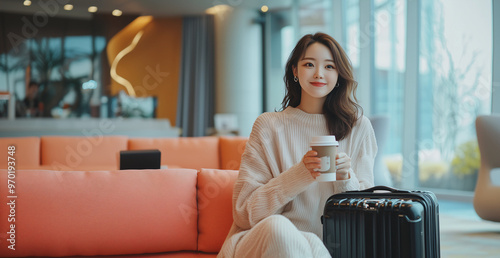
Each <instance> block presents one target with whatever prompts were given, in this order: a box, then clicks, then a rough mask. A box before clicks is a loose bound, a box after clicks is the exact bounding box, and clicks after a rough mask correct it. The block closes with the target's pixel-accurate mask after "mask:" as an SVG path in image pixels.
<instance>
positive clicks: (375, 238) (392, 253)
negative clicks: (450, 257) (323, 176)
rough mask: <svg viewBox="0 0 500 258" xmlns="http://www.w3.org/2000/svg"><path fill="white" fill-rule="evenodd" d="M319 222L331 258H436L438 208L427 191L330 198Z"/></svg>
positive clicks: (366, 192)
mask: <svg viewBox="0 0 500 258" xmlns="http://www.w3.org/2000/svg"><path fill="white" fill-rule="evenodd" d="M379 190H381V191H383V192H380V191H379ZM321 219H322V223H323V242H324V243H325V246H326V247H327V249H328V250H329V251H330V254H331V255H332V256H333V257H384V258H385V257H415V258H419V257H440V248H439V245H440V243H439V206H438V203H437V199H436V196H435V195H434V194H433V193H431V192H427V191H402V190H396V189H393V188H388V187H384V186H376V187H373V188H370V189H367V190H364V191H349V192H345V193H340V194H336V195H332V196H331V197H330V198H328V200H327V202H326V204H325V209H324V214H323V216H322V218H321Z"/></svg>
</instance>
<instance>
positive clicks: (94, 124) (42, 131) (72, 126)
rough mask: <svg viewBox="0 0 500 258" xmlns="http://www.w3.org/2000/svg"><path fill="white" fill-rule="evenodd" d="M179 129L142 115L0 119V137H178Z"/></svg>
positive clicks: (164, 121) (165, 122) (166, 120)
mask: <svg viewBox="0 0 500 258" xmlns="http://www.w3.org/2000/svg"><path fill="white" fill-rule="evenodd" d="M180 133H181V130H180V129H179V128H176V127H172V126H171V124H170V121H169V120H168V119H142V118H109V119H102V118H65V119H53V118H19V119H15V120H9V119H0V137H21V136H43V135H67V136H97V135H123V136H128V137H178V136H179V135H180Z"/></svg>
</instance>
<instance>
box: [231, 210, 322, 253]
mask: <svg viewBox="0 0 500 258" xmlns="http://www.w3.org/2000/svg"><path fill="white" fill-rule="evenodd" d="M235 257H238V258H240V257H273V258H278V257H283V258H291V257H297V258H306V257H314V258H316V257H321V258H323V257H331V256H330V254H329V253H328V250H327V249H326V247H325V246H324V245H323V242H322V241H321V239H319V238H318V236H316V235H315V234H313V233H310V232H303V231H300V230H298V229H297V228H296V227H295V225H293V223H292V222H290V220H289V219H288V218H286V217H285V216H282V215H272V216H270V217H268V218H265V219H263V220H262V221H260V222H259V223H257V225H255V226H254V227H253V228H252V229H251V230H250V231H249V232H248V233H246V235H245V236H244V237H243V238H242V239H241V240H240V241H239V243H238V245H237V246H236V254H235Z"/></svg>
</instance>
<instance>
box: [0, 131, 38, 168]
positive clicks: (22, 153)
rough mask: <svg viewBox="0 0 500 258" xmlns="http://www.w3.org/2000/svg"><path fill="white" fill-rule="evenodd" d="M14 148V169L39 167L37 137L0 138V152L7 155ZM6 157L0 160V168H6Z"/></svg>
mask: <svg viewBox="0 0 500 258" xmlns="http://www.w3.org/2000/svg"><path fill="white" fill-rule="evenodd" d="M10 146H14V152H13V156H14V157H13V158H14V159H15V160H12V159H11V160H10V162H12V161H14V168H15V169H19V168H21V169H22V168H36V167H38V166H39V165H40V138H38V137H0V150H1V151H2V153H7V151H8V148H9V147H10ZM8 162H9V161H8V160H7V157H2V158H0V168H7V164H8ZM11 164H12V163H11Z"/></svg>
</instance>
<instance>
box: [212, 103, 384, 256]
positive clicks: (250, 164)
mask: <svg viewBox="0 0 500 258" xmlns="http://www.w3.org/2000/svg"><path fill="white" fill-rule="evenodd" d="M319 135H329V132H328V129H327V124H326V120H325V118H324V116H323V115H322V114H308V113H306V112H304V111H302V110H300V109H298V108H293V107H288V108H287V109H285V110H284V111H282V112H274V113H264V114H262V115H260V116H259V117H258V118H257V120H256V121H255V123H254V126H253V129H252V133H251V135H250V138H249V141H248V143H247V145H246V148H245V152H244V153H243V157H242V161H241V166H240V172H239V175H238V179H237V181H236V183H235V186H234V192H233V219H234V222H233V225H232V227H231V230H230V232H229V234H228V237H227V239H226V241H225V242H224V245H223V246H222V249H221V251H220V253H219V256H218V257H234V256H235V253H236V250H237V249H239V248H252V246H248V244H245V246H241V245H239V244H238V243H239V241H240V240H241V238H242V237H243V236H245V235H246V234H247V233H249V231H251V230H253V227H254V226H255V225H257V223H259V222H260V221H262V220H263V219H265V218H267V217H269V216H271V215H274V214H281V215H283V216H285V217H286V218H288V219H289V220H290V221H291V222H292V223H293V225H295V227H296V228H297V229H298V230H299V231H304V232H312V233H314V234H315V235H317V236H318V237H319V239H321V238H322V234H323V231H322V224H321V221H320V218H321V215H322V213H323V208H324V205H325V202H326V200H327V198H328V197H330V196H331V195H332V194H335V193H340V192H344V191H348V190H360V189H365V188H368V187H371V186H373V163H374V158H375V155H376V153H377V144H376V140H375V135H374V132H373V128H372V126H371V123H370V121H369V120H368V118H366V117H364V116H362V117H361V118H360V119H359V120H358V122H357V123H356V125H355V126H354V128H353V130H352V131H351V134H349V135H348V136H347V137H346V138H344V139H342V140H341V141H339V152H345V153H347V155H349V157H351V171H350V176H351V178H350V179H349V180H343V181H335V182H317V181H315V180H314V178H313V177H312V176H311V174H310V172H309V171H308V170H307V169H306V167H305V166H304V164H303V162H302V158H303V157H304V154H305V153H306V152H307V151H309V150H310V146H309V142H310V141H311V138H312V137H313V136H319ZM251 235H252V237H254V234H251ZM255 237H256V238H258V237H260V236H259V235H257V236H255ZM258 241H259V239H255V241H254V242H255V243H257V242H258ZM245 243H252V241H248V239H245ZM319 243H321V242H319ZM283 248H292V249H293V248H294V247H293V246H290V245H287V246H285V247H283ZM256 251H260V250H256ZM262 251H264V250H262Z"/></svg>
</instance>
